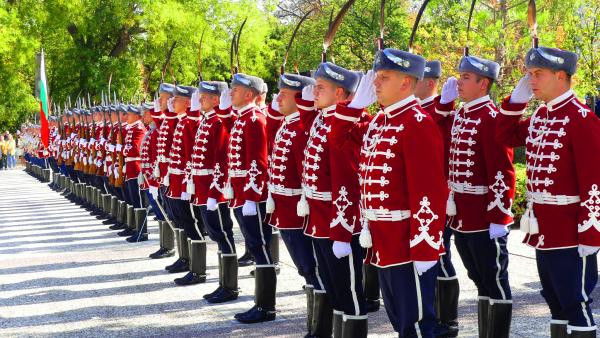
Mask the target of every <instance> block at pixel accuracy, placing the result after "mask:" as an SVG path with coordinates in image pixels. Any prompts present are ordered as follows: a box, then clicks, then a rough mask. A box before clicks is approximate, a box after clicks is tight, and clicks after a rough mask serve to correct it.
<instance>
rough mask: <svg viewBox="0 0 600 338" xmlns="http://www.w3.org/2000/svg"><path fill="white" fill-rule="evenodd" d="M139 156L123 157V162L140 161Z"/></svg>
mask: <svg viewBox="0 0 600 338" xmlns="http://www.w3.org/2000/svg"><path fill="white" fill-rule="evenodd" d="M141 160H142V158H141V157H125V162H133V161H141Z"/></svg>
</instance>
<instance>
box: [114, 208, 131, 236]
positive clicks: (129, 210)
mask: <svg viewBox="0 0 600 338" xmlns="http://www.w3.org/2000/svg"><path fill="white" fill-rule="evenodd" d="M126 224H127V228H126V229H125V230H123V231H121V232H119V233H117V235H119V236H121V237H129V236H131V235H133V234H134V233H135V212H134V211H133V206H131V205H127V223H126Z"/></svg>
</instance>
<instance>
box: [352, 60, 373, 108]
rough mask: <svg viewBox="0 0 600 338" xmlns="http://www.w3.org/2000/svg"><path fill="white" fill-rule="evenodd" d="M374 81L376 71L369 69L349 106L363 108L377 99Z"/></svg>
mask: <svg viewBox="0 0 600 338" xmlns="http://www.w3.org/2000/svg"><path fill="white" fill-rule="evenodd" d="M373 81H375V72H374V71H373V70H372V69H369V71H368V72H367V74H366V75H365V76H363V78H362V80H360V83H359V84H358V88H357V89H356V93H355V94H354V98H353V99H352V101H351V102H350V104H349V105H348V107H349V108H356V109H363V108H366V107H368V106H370V105H372V104H373V103H375V101H377V95H376V94H375V86H374V85H373Z"/></svg>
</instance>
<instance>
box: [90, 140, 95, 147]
mask: <svg viewBox="0 0 600 338" xmlns="http://www.w3.org/2000/svg"><path fill="white" fill-rule="evenodd" d="M95 142H96V139H95V138H91V139H90V147H91V146H93V145H94V143H95Z"/></svg>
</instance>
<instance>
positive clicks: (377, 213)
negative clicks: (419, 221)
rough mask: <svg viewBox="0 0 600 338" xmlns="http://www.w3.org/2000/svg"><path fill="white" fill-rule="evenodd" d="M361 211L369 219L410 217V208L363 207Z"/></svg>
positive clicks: (391, 219) (382, 219) (384, 219)
mask: <svg viewBox="0 0 600 338" xmlns="http://www.w3.org/2000/svg"><path fill="white" fill-rule="evenodd" d="M361 213H362V215H363V217H364V218H366V219H367V220H369V221H402V220H405V219H408V218H410V210H386V209H363V210H361Z"/></svg>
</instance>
